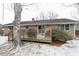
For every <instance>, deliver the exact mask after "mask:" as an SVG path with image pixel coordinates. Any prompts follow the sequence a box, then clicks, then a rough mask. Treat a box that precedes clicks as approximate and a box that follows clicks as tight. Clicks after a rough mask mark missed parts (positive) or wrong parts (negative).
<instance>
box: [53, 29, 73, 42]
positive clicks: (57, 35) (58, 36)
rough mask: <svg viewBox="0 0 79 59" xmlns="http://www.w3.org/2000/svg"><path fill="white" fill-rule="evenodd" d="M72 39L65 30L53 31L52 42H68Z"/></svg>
mask: <svg viewBox="0 0 79 59" xmlns="http://www.w3.org/2000/svg"><path fill="white" fill-rule="evenodd" d="M70 39H72V38H71V36H69V35H68V34H67V33H66V32H64V31H63V30H62V31H61V30H58V29H53V30H52V40H53V41H62V42H66V41H67V40H70Z"/></svg>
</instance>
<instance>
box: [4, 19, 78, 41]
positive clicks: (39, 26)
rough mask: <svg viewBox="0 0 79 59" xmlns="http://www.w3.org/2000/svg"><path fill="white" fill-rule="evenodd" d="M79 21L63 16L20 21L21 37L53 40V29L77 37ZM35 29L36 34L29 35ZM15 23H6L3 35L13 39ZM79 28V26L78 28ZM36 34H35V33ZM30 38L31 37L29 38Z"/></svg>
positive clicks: (35, 39) (34, 39)
mask: <svg viewBox="0 0 79 59" xmlns="http://www.w3.org/2000/svg"><path fill="white" fill-rule="evenodd" d="M78 23H79V21H75V20H71V19H66V18H61V19H51V20H33V21H22V22H21V23H20V26H21V29H20V32H21V38H24V40H33V41H45V42H51V40H52V39H51V31H52V29H57V28H59V29H61V30H64V31H65V32H67V33H68V34H69V35H71V36H72V37H73V38H75V37H76V28H77V26H78ZM32 29H33V30H34V31H35V32H36V36H34V37H33V36H31V34H32V33H31V34H30V36H29V35H27V32H29V31H31V30H32ZM12 30H13V23H9V24H5V25H4V28H3V35H6V36H8V37H9V40H11V39H12V32H13V31H12ZM77 30H79V28H77ZM46 33H49V34H46ZM33 35H34V34H33ZM28 38H30V39H28Z"/></svg>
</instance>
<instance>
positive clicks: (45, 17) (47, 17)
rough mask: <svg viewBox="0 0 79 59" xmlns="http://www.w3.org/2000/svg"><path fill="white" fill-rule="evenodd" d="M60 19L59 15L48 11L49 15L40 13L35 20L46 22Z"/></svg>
mask: <svg viewBox="0 0 79 59" xmlns="http://www.w3.org/2000/svg"><path fill="white" fill-rule="evenodd" d="M57 17H58V14H56V13H54V12H52V11H48V12H47V14H46V13H44V12H42V11H41V12H40V13H39V15H38V16H36V18H35V19H41V20H45V19H55V18H57Z"/></svg>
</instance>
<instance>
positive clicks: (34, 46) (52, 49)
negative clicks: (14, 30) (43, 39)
mask: <svg viewBox="0 0 79 59" xmlns="http://www.w3.org/2000/svg"><path fill="white" fill-rule="evenodd" d="M10 45H11V43H10ZM10 45H9V46H10ZM7 46H8V44H7V45H6V47H3V48H4V50H1V49H0V55H4V53H6V52H7V51H5V50H7V49H8V48H9V47H7ZM3 48H2V49H3ZM10 56H79V39H74V40H70V41H68V42H67V43H65V44H63V45H62V46H60V47H57V46H52V45H50V44H42V43H34V42H24V45H23V46H22V47H21V50H20V51H17V52H16V53H12V54H10Z"/></svg>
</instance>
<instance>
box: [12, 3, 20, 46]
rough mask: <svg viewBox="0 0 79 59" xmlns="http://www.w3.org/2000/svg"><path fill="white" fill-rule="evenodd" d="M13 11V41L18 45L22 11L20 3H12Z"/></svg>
mask: <svg viewBox="0 0 79 59" xmlns="http://www.w3.org/2000/svg"><path fill="white" fill-rule="evenodd" d="M14 13H15V18H14V22H13V43H14V46H15V47H16V46H20V45H21V40H20V21H21V13H22V5H21V3H14Z"/></svg>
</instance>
